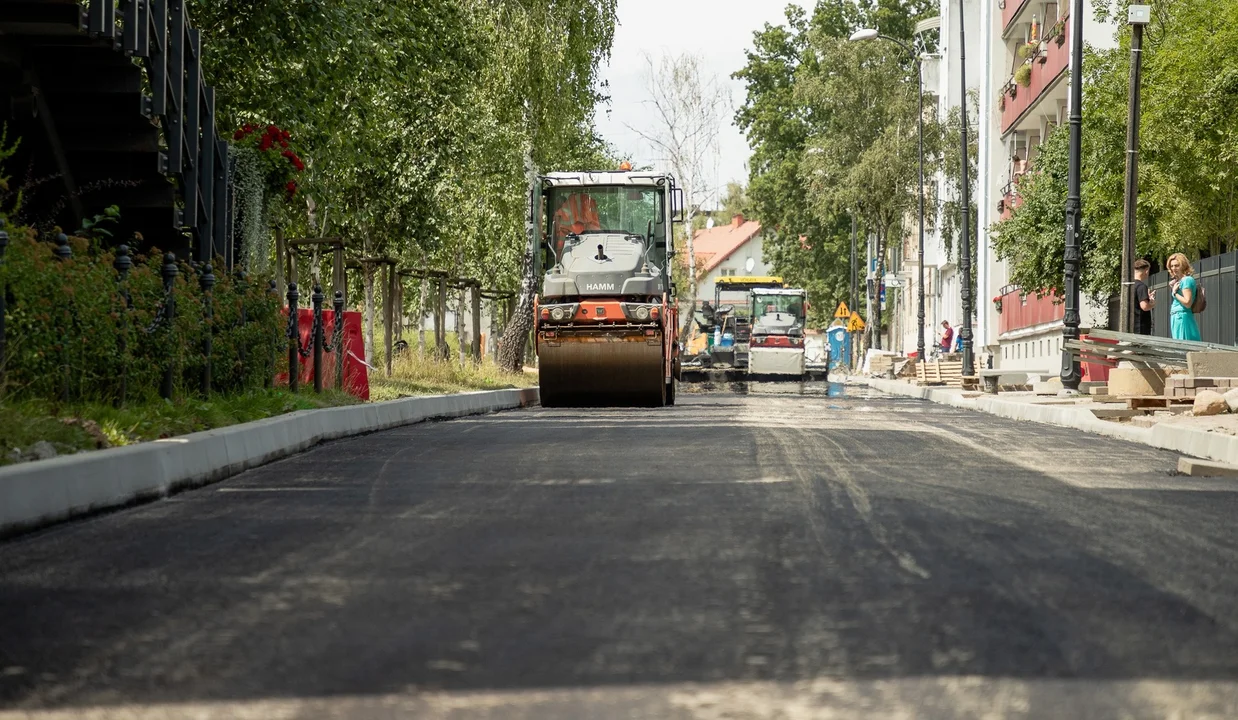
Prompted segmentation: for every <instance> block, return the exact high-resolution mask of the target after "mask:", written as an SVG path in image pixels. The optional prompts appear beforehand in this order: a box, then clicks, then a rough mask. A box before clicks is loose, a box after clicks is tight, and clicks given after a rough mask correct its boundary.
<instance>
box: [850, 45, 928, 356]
mask: <svg viewBox="0 0 1238 720" xmlns="http://www.w3.org/2000/svg"><path fill="white" fill-rule="evenodd" d="M876 38H881V39H882V40H889V41H890V42H892V43H894V44H895V45H898V46H899V47H901V48H902V49H903V50H905V51H906V52H907V54H908V55H910V56H911V59H912V60H914V61H915V62H916V83H917V90H918V91H917V93H916V99H917V100H919V112H918V113H917V114H916V130H917V132H918V133H919V137H918V141H919V144H920V217H919V224H920V258H919V261H918V262H917V263H916V266H917V272H918V273H919V276H920V280H919V283H918V293H917V294H918V302H919V308H918V310H917V313H916V314H917V317H918V319H919V324H920V327H919V329H918V330H917V331H916V359H917V361H918V362H924V73H923V72H922V68H921V66H920V56H919V55H917V54H916V52H915V51H914V50H912V49H911V48H909V47H907V45H906V44H905V43H903V42H902V41H899V40H895V39H894V38H892V37H890V36H889V35H882V34H881V33H879V32H877V31H876V30H873V29H871V28H869V29H865V30H856V31H855V33H853V34H852V35H851V40H853V41H858V40H873V39H876ZM853 225H854V221H853ZM854 233H855V230H854V227H853V228H852V234H853V235H854ZM877 264H878V266H879V267H880V265H881V261H880V260H878V262H877ZM881 281H882V278H877V282H878V285H877V287H878V288H879V289H880V287H881V285H880V283H881ZM877 303H878V307H879V308H880V303H881V297H880V290H878V297H877ZM877 332H878V333H880V332H881V329H880V328H878V329H877ZM891 342H893V341H891Z"/></svg>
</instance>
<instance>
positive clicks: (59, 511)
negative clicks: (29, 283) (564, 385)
mask: <svg viewBox="0 0 1238 720" xmlns="http://www.w3.org/2000/svg"><path fill="white" fill-rule="evenodd" d="M537 402H538V391H537V388H530V389H524V390H520V389H513V390H493V391H485V392H472V393H461V394H459V395H439V396H433V397H415V398H404V399H401V400H392V401H390V402H383V403H373V404H366V405H354V406H346V407H338V408H326V409H322V410H302V411H298V412H294V413H288V414H287V415H280V416H278V417H273V418H267V419H265V420H258V421H256V422H251V423H244V424H242V425H233V426H231V427H226V428H219V429H217V430H207V431H205V432H198V433H193V434H191V435H184V436H181V437H175V438H168V439H166V440H154V441H151V442H145V443H139V444H137V445H129V446H126V447H119V448H111V449H108V450H96V451H92V452H88V453H80V454H77V455H64V456H61V457H57V458H52V459H50V460H42V461H38V462H30V463H21V464H17V465H11V466H8V467H3V468H0V536H3V535H7V534H11V533H14V532H19V531H22V530H27V529H30V528H34V527H37V526H40V525H46V524H48V523H53V522H57V521H60V520H66V519H69V518H72V517H75V516H78V515H83V514H87V513H91V512H96V511H99V510H103V509H106V508H112V507H118V506H122V505H125V504H128V503H131V502H135V501H138V500H143V499H150V498H157V497H163V496H165V495H167V494H169V493H171V492H173V491H176V490H180V489H183V488H187V487H193V486H196V485H204V484H206V483H210V482H215V481H218V480H222V479H224V478H226V477H229V476H231V475H235V474H237V473H239V472H243V471H245V470H248V469H250V468H254V467H258V466H259V465H263V464H265V463H268V462H271V461H272V460H277V459H279V458H282V457H286V456H288V455H292V454H294V453H297V452H300V451H302V450H305V449H307V448H310V447H313V446H314V445H317V444H318V443H320V442H323V441H326V440H335V439H338V438H342V437H348V436H350V435H359V434H362V433H368V432H374V431H376V430H386V429H388V428H393V427H397V426H400V425H408V424H412V423H417V422H421V421H423V420H429V419H432V418H450V417H462V416H464V415H477V414H482V413H489V412H495V411H498V410H509V409H512V408H518V407H525V406H528V405H533V404H536V403H537Z"/></svg>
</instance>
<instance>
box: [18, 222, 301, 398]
mask: <svg viewBox="0 0 1238 720" xmlns="http://www.w3.org/2000/svg"><path fill="white" fill-rule="evenodd" d="M9 235H10V243H9V247H8V252H7V254H6V257H5V263H4V264H3V265H0V285H7V287H8V311H7V314H6V321H7V323H6V324H7V341H8V343H7V348H6V357H4V358H0V362H2V363H3V364H4V367H5V370H6V373H5V383H4V385H3V386H0V394H5V395H8V396H10V397H12V398H18V399H20V398H46V399H51V398H57V397H60V395H61V393H62V391H63V388H64V386H65V385H66V384H67V385H68V390H69V395H70V397H71V398H73V399H83V400H114V399H116V398H119V397H120V390H121V386H122V378H123V379H124V382H125V384H126V386H127V392H126V396H127V397H128V398H134V399H141V398H147V397H152V396H154V395H156V394H157V393H158V390H159V387H160V381H161V379H162V377H163V373H164V371H165V368H166V367H167V366H168V364H169V363H170V364H171V365H172V367H173V369H174V378H175V380H176V384H177V390H178V392H186V391H191V392H192V391H196V390H197V388H198V387H199V385H200V382H201V378H202V372H203V370H204V368H205V366H206V355H205V347H206V346H205V340H206V337H207V333H208V332H209V333H212V349H211V366H212V367H211V370H212V387H213V389H214V390H218V391H222V392H239V391H242V390H246V389H252V388H259V387H262V386H263V385H264V384H265V383H266V381H267V379H268V378H269V377H271V376H273V374H274V373H275V372H277V371H278V369H279V368H278V362H279V356H280V354H281V353H279V352H278V350H277V349H278V347H279V346H280V344H281V341H282V339H283V330H284V320H283V316H282V314H281V312H280V303H279V301H278V299H277V298H275V297H274V296H273V295H271V294H269V293H268V292H267V290H266V287H267V285H266V282H265V281H264V280H262V279H242V278H240V277H233V276H229V275H227V274H226V273H219V274H217V275H216V284H215V287H214V289H213V291H212V293H211V308H212V318H211V320H210V321H209V322H208V321H207V319H206V312H205V300H206V294H205V292H204V291H203V289H202V287H201V284H200V274H199V272H198V270H196V269H195V268H194V267H193V266H191V265H190V264H188V263H184V262H181V263H178V264H177V268H178V275H177V277H176V280H175V282H174V283H173V293H172V295H173V298H174V301H175V302H174V304H175V315H174V320H173V321H172V322H171V323H170V325H169V323H166V322H162V321H161V308H163V306H164V300H165V293H164V287H163V280H162V276H161V270H162V265H163V256H162V254H161V253H158V252H154V253H152V254H151V255H149V256H142V255H138V256H135V257H133V258H132V263H133V265H132V269H131V270H130V271H129V273H128V278H127V281H126V282H125V283H123V284H122V283H120V282H119V280H118V273H117V272H116V270H115V269H114V262H115V260H116V253H115V251H112V250H103V249H100V248H98V247H97V246H95V244H94V243H91V241H90V240H89V239H87V238H83V237H73V238H69V243H68V245H69V248H70V249H71V250H72V256H71V257H70V258H68V259H65V260H59V259H57V258H56V256H55V254H54V252H53V251H54V249H55V245H54V244H53V243H49V242H46V241H44V240H41V239H40V238H39V237H38V236H37V235H36V233H35V232H34V231H33V230H31V229H30V228H17V229H13V230H10V231H9ZM126 291H127V295H128V302H126ZM242 316H243V317H244V319H245V322H241V319H242ZM273 362H274V363H275V365H273V364H272V363H273Z"/></svg>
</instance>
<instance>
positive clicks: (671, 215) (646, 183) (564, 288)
mask: <svg viewBox="0 0 1238 720" xmlns="http://www.w3.org/2000/svg"><path fill="white" fill-rule="evenodd" d="M682 194H683V192H682V190H681V189H679V188H677V187H676V185H675V179H674V177H672V176H670V175H667V174H663V173H642V172H633V171H632V170H631V169H630V166H628V165H627V164H626V163H625V164H624V165H622V166H620V170H619V171H617V172H609V171H602V172H563V173H551V174H548V175H545V176H543V177H541V178H540V187H539V189H538V192H537V193H536V194H535V202H536V205H535V208H534V212H533V216H534V218H535V220H534V222H535V223H536V226H535V228H534V234H535V237H536V238H537V243H538V245H537V250H538V251H537V252H535V253H534V263H535V273H536V277H539V278H541V291H540V292H539V293H538V295H537V296H536V298H535V300H534V318H535V338H536V347H537V355H538V367H539V372H540V376H541V378H540V386H541V402H542V405H543V406H545V407H577V406H646V407H656V406H661V405H673V404H674V402H675V377H676V376H677V374H678V371H679V337H678V329H677V328H678V325H677V321H678V319H679V310H678V306H677V305H676V301H675V290H674V286H673V284H672V282H671V266H670V265H671V257H672V253H673V251H674V249H673V247H672V238H673V236H674V233H673V231H672V228H673V225H674V223H675V222H679V221H680V219H679V214H680V213H679V208H682V205H683V201H682Z"/></svg>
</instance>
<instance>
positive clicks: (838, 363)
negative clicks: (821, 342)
mask: <svg viewBox="0 0 1238 720" xmlns="http://www.w3.org/2000/svg"><path fill="white" fill-rule="evenodd" d="M827 336H828V337H829V341H830V370H837V369H839V368H842V369H844V370H849V369H851V333H849V332H847V328H845V327H841V326H835V327H832V328H830V329H829V331H828V332H827Z"/></svg>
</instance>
